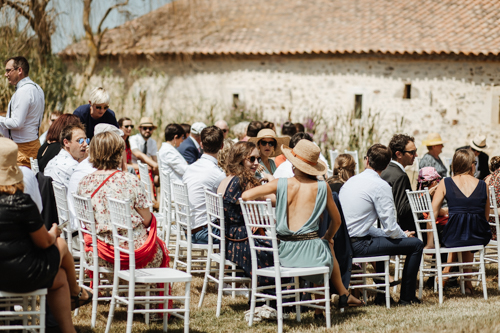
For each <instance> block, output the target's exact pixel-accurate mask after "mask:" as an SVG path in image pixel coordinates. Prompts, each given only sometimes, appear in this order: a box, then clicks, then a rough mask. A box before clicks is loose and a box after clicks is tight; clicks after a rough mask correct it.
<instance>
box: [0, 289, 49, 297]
mask: <svg viewBox="0 0 500 333" xmlns="http://www.w3.org/2000/svg"><path fill="white" fill-rule="evenodd" d="M41 295H47V289H38V290H33V291H30V292H29V293H11V292H8V291H0V297H18V296H21V297H24V296H41Z"/></svg>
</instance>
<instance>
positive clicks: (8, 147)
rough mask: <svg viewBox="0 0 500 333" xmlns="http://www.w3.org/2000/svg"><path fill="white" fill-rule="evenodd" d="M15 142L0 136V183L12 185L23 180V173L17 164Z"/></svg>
mask: <svg viewBox="0 0 500 333" xmlns="http://www.w3.org/2000/svg"><path fill="white" fill-rule="evenodd" d="M17 150H18V148H17V144H16V143H15V142H14V141H12V140H10V139H7V138H0V185H14V184H17V183H19V182H20V181H22V180H23V173H22V172H21V169H19V167H18V166H17Z"/></svg>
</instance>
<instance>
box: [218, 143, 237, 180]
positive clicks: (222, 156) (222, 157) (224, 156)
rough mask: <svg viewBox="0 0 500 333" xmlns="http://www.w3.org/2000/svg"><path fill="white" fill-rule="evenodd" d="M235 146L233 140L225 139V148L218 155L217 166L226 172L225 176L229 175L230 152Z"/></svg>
mask: <svg viewBox="0 0 500 333" xmlns="http://www.w3.org/2000/svg"><path fill="white" fill-rule="evenodd" d="M233 146H234V141H233V140H231V139H224V147H222V149H221V150H219V152H218V153H217V164H218V165H219V168H221V169H222V171H224V173H225V174H227V167H228V165H227V163H228V158H229V152H230V151H231V149H232V148H233Z"/></svg>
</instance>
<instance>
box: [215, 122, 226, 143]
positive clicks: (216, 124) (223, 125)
mask: <svg viewBox="0 0 500 333" xmlns="http://www.w3.org/2000/svg"><path fill="white" fill-rule="evenodd" d="M215 126H216V127H218V128H220V129H221V130H222V132H223V133H224V139H227V136H228V134H229V126H228V125H227V123H226V121H225V120H219V121H217V122H216V123H215Z"/></svg>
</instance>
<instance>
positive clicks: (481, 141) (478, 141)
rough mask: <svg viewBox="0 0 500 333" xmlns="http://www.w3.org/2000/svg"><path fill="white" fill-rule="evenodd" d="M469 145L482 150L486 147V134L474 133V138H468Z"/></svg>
mask: <svg viewBox="0 0 500 333" xmlns="http://www.w3.org/2000/svg"><path fill="white" fill-rule="evenodd" d="M470 146H471V148H472V149H474V150H476V151H483V150H484V149H486V148H488V145H487V144H486V136H484V135H481V134H478V135H476V136H475V137H474V139H472V140H470Z"/></svg>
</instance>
